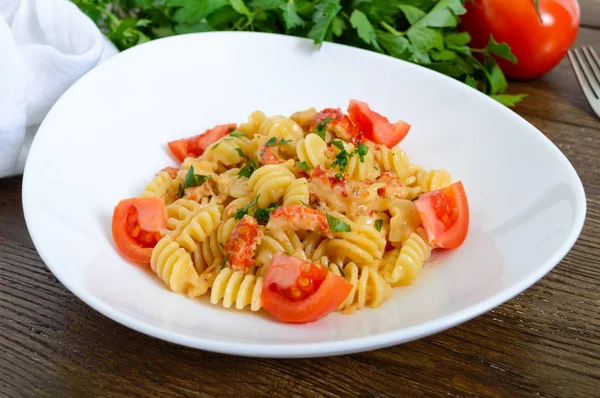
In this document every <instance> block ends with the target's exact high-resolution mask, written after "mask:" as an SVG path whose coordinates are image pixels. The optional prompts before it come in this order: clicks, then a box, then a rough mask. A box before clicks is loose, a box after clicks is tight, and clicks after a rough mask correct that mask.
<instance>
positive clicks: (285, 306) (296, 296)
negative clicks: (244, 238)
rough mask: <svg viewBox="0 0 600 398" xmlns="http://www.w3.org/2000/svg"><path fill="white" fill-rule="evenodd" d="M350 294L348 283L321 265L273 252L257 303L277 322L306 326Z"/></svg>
mask: <svg viewBox="0 0 600 398" xmlns="http://www.w3.org/2000/svg"><path fill="white" fill-rule="evenodd" d="M351 290H352V284H351V283H349V282H347V281H346V280H345V279H343V278H342V277H340V276H338V275H335V274H334V273H332V272H327V270H326V269H325V267H324V266H323V265H321V264H312V263H309V262H307V261H303V260H300V259H298V258H296V257H291V256H288V255H286V254H284V253H282V252H277V253H275V255H274V256H273V259H272V260H271V264H270V265H269V270H268V271H267V273H266V274H265V279H264V282H263V289H262V293H261V301H262V305H263V308H264V309H265V310H267V312H268V313H269V314H271V315H272V316H274V317H275V318H277V319H279V320H280V321H283V322H290V323H306V322H312V321H316V320H317V319H320V318H322V317H324V316H325V315H327V314H329V313H330V312H332V311H333V310H335V309H336V307H337V306H338V305H340V303H341V302H342V301H344V299H345V298H346V297H348V294H350V291H351Z"/></svg>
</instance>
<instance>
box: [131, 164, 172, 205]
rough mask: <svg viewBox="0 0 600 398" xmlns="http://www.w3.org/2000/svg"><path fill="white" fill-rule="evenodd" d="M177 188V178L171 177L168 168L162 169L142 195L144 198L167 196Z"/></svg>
mask: <svg viewBox="0 0 600 398" xmlns="http://www.w3.org/2000/svg"><path fill="white" fill-rule="evenodd" d="M176 189H177V183H176V181H175V178H173V177H171V174H170V173H169V172H168V171H167V170H162V171H161V172H160V173H158V174H157V175H156V176H155V177H154V178H153V179H152V181H150V182H149V183H148V185H146V188H145V189H144V192H142V194H141V195H140V196H141V197H142V198H151V197H158V198H165V197H166V196H167V193H169V191H173V190H176ZM165 199H166V198H165Z"/></svg>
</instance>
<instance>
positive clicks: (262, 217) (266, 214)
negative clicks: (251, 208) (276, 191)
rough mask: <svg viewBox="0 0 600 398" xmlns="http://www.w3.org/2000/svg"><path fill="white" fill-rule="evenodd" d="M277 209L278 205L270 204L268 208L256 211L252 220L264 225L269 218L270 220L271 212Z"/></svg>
mask: <svg viewBox="0 0 600 398" xmlns="http://www.w3.org/2000/svg"><path fill="white" fill-rule="evenodd" d="M278 207H279V203H276V202H275V203H271V204H270V205H269V207H267V208H266V209H257V210H256V212H255V213H254V218H256V221H258V222H259V223H263V224H266V223H268V222H269V218H271V212H272V211H273V210H275V209H276V208H278Z"/></svg>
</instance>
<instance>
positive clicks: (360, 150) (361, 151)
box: [352, 141, 369, 163]
mask: <svg viewBox="0 0 600 398" xmlns="http://www.w3.org/2000/svg"><path fill="white" fill-rule="evenodd" d="M367 152H369V147H368V146H366V145H364V144H361V143H360V141H358V143H357V146H356V149H355V150H354V152H352V155H354V154H355V153H357V154H358V157H359V158H360V162H361V163H364V162H365V155H366V154H367Z"/></svg>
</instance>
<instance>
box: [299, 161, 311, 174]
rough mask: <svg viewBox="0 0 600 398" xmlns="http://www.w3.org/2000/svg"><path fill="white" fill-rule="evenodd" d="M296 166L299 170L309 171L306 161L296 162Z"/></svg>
mask: <svg viewBox="0 0 600 398" xmlns="http://www.w3.org/2000/svg"><path fill="white" fill-rule="evenodd" d="M298 168H299V169H300V170H304V171H306V172H307V173H308V172H309V171H310V167H308V163H306V162H300V163H298Z"/></svg>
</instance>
